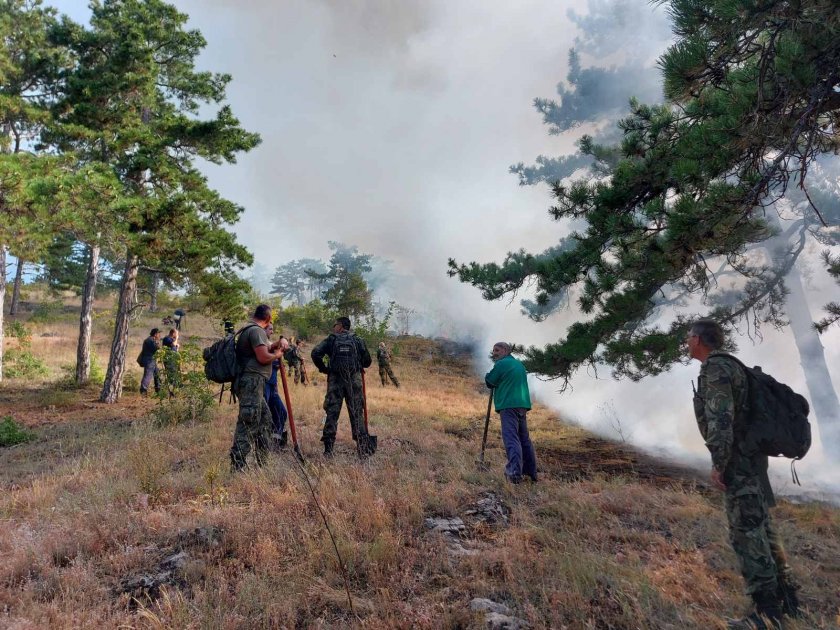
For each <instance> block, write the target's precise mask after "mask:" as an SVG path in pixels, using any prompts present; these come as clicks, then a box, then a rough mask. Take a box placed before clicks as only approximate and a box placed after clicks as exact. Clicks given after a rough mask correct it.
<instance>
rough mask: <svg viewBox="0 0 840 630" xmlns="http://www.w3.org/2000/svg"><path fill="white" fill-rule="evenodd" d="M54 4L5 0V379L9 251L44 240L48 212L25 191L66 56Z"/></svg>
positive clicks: (1, 180)
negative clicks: (57, 40) (56, 32)
mask: <svg viewBox="0 0 840 630" xmlns="http://www.w3.org/2000/svg"><path fill="white" fill-rule="evenodd" d="M54 22H55V10H54V9H51V8H44V7H42V5H41V2H40V1H39V0H6V1H4V2H2V3H0V129H2V134H0V213H2V217H3V220H2V221H0V380H2V379H3V305H4V302H5V296H6V252H7V248H8V249H10V250H11V251H12V253H17V254H20V253H21V252H24V251H26V252H29V253H31V252H32V251H33V250H32V249H30V247H31V246H32V245H33V244H35V243H36V242H37V244H38V245H39V246H42V245H44V244H45V240H42V237H45V236H46V235H45V232H48V230H45V229H44V226H47V225H49V224H50V221H49V217H38V218H36V217H34V215H33V213H32V209H31V208H29V207H28V206H27V205H26V203H25V198H26V196H25V195H22V192H23V189H24V188H25V186H26V182H27V181H28V178H29V175H28V173H27V169H28V168H29V167H30V166H32V165H33V162H32V161H31V160H28V159H27V156H26V155H24V154H25V153H26V152H27V151H31V150H32V147H31V143H32V142H33V140H34V139H35V138H36V137H37V135H38V133H39V130H40V128H41V126H42V125H43V124H44V122H45V120H47V119H48V117H49V113H48V106H49V104H50V102H51V99H52V98H53V90H52V89H51V88H52V86H53V85H54V81H55V78H56V74H57V72H58V70H59V69H60V67H61V66H62V64H63V63H64V62H65V53H64V50H63V49H62V48H61V47H57V46H54V45H53V44H52V43H51V42H50V41H49V37H48V34H49V31H50V28H51V27H52V25H53V24H54Z"/></svg>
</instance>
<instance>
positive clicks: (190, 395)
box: [152, 344, 216, 426]
mask: <svg viewBox="0 0 840 630" xmlns="http://www.w3.org/2000/svg"><path fill="white" fill-rule="evenodd" d="M157 358H159V359H160V360H161V363H162V364H163V370H162V373H161V384H162V387H161V389H160V392H159V393H158V404H157V406H156V407H155V409H154V411H153V412H152V416H153V417H154V421H155V424H157V425H158V426H168V425H173V424H180V423H182V422H190V423H193V422H196V421H198V420H209V417H210V413H209V412H210V410H211V409H212V408H213V405H214V402H215V398H216V394H215V393H214V392H213V391H211V389H210V383H209V381H208V380H207V377H205V376H204V359H203V358H202V356H201V348H199V347H198V346H196V345H195V344H186V345H183V346H181V349H180V350H179V351H178V352H173V351H172V350H170V349H169V348H161V349H160V350H159V351H158V354H157Z"/></svg>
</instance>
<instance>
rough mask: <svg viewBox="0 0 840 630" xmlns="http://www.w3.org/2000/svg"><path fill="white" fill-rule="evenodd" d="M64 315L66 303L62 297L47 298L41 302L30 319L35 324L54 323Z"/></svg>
mask: <svg viewBox="0 0 840 630" xmlns="http://www.w3.org/2000/svg"><path fill="white" fill-rule="evenodd" d="M63 315H64V303H63V302H62V301H61V299H60V298H57V297H56V298H53V299H45V300H42V301H41V302H39V303H38V304H37V305H36V306H35V308H34V310H33V311H32V316H31V317H30V318H29V321H30V322H31V323H33V324H54V323H56V322H58V321H60V320H61V319H62V316H63Z"/></svg>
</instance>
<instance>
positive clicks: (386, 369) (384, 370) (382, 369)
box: [379, 363, 400, 387]
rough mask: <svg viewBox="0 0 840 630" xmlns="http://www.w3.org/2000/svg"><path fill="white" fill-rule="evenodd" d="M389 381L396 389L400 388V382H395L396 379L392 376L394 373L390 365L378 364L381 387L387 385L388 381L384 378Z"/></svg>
mask: <svg viewBox="0 0 840 630" xmlns="http://www.w3.org/2000/svg"><path fill="white" fill-rule="evenodd" d="M386 375H387V376H388V378H390V379H391V382H392V383H393V384H394V385H396V386H397V387H399V386H400V382H399V381H398V380H397V377H396V376H394V371H393V370H392V369H391V364H390V363H380V364H379V378H380V379H382V385H387V384H388V381H387V380H386V379H385V376H386Z"/></svg>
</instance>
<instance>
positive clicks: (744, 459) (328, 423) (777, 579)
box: [142, 304, 799, 630]
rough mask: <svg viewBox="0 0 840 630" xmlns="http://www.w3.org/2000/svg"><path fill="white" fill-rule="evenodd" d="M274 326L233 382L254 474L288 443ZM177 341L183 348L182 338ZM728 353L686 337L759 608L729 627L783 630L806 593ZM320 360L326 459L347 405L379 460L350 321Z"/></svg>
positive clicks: (532, 466)
mask: <svg viewBox="0 0 840 630" xmlns="http://www.w3.org/2000/svg"><path fill="white" fill-rule="evenodd" d="M271 319H272V314H271V308H270V307H269V306H267V305H265V304H262V305H260V306H258V307H257V308H256V310H255V311H254V315H253V318H252V320H251V323H250V324H248V325H247V326H246V327H245V328H244V329H242V331H241V332H240V335H239V338H238V342H237V346H236V348H237V357H238V358H240V360H241V361H242V366H243V370H242V373H241V375H240V376H239V378H238V380H237V382H236V383H235V384H234V388H235V392H236V394H237V395H238V397H239V415H238V418H237V423H236V430H235V433H234V440H233V446H232V447H231V450H230V458H231V466H232V469H233V470H235V471H239V470H242V469H243V468H245V466H246V457H247V455H248V454H249V452H250V451H251V448H252V445H253V447H254V449H255V457H256V463H257V464H258V465H261V464H262V463H263V462H264V459H265V455H266V452H267V451H268V450H269V448H270V444H271V438H272V436H273V437H274V439H275V440H276V441H277V442H280V441H283V440H284V436H285V431H284V426H283V425H284V422H285V419H286V410H285V407H284V406H283V404H282V401H281V400H280V398H279V395H278V393H277V371H278V370H279V369H282V364H281V362H280V360H281V359H282V358H283V357H284V356H285V354H286V353H287V352H288V350H289V349H290V344H289V343H288V341H287V340H285V339H284V338H283V337H282V336H281V338H280V339H279V340H277V341H275V342H272V341H270V339H269V338H270V336H271V334H272V332H273V328H272V325H271ZM173 332H176V333H177V331H174V330H173V331H170V335H171V334H172V333H173ZM157 334H158V331H157V330H156V329H153V330H152V333H151V335H150V338H149V339H147V340H146V342H145V343H144V352H143V354H144V355H147V354H148V355H149V356H152V355H154V352H155V350H156V346H155V343H156V342H155V339H156V335H157ZM175 343H176V348H177V335H176V337H175ZM723 345H724V336H723V330H722V329H721V327H720V326H719V325H718V324H717V323H715V322H713V321H710V320H699V321H697V322H695V323H694V324H693V325H692V326H691V328H690V331H689V334H688V336H687V339H686V346H687V350H688V354H689V356H690V357H691V358H693V359H696V360H698V361H700V363H701V368H700V377H699V379H698V387H697V390H696V394H695V401H694V402H695V404H694V411H695V415H696V419H697V424H698V427H699V429H700V432H701V434H702V436H703V438H704V439H705V441H706V445H707V447H708V449H709V451H710V453H711V456H712V473H711V480H712V483H713V485H714V486H715V487H717V488H718V489H720V490H721V491H723V492H724V504H725V510H726V515H727V519H728V522H729V533H730V541H731V544H732V547H733V549H734V550H735V553H736V555H737V557H738V560H739V564H740V569H741V573H742V575H743V578H744V581H745V582H746V585H747V593H748V594H749V595H750V596H751V597H752V599H753V601H754V603H755V610H754V612H753V613H751V614H750V615H748V616H747V617H745V618H743V619H738V620H732V621H730V623H729V626H728V627H730V628H744V629H745V628H754V629H758V630H762V629H768V628H774V629H776V628H781V620H782V617H783V616H785V615H791V616H794V615H797V614H798V612H799V600H798V595H797V591H798V587H797V585H796V583H795V581H794V579H793V576H792V572H791V570H790V567H789V566H788V564H787V557H786V554H785V551H784V547H783V545H782V541H781V539H780V537H779V535H778V532H777V531H776V530H775V528H774V527H773V526H772V523H771V519H770V514H769V507H770V506H772V505H774V499H773V492H772V489H771V487H770V482H769V479H768V476H767V464H768V459H767V456H766V455H761V454H755V453H752V452H750V451H749V450H748V449H747V447H746V446H744V445H743V444H742V442H741V440H742V438H741V436H740V435H739V432H738V431H737V430H736V427H737V423H738V422H739V421H741V418H743V417H744V416H745V414H746V413H748V408H747V405H748V398H747V395H748V376H747V374H746V373H745V372H744V370H743V369H742V367H741V364H740V362H738V361H737V360H735V359H733V358H732V357H731V356H729V355H727V354H726V353H724V352H723V351H722V348H723ZM302 347H303V344H302V343H301V342H298V343H297V344H295V346H294V348H295V355H296V356H297V358H298V359H299V361H300V366H297V362H296V361H289V366H290V368H289V369H290V370H292V369H293V368H294V369H295V371H296V376H297V373H298V370H299V369H300V367H302V365H303V358H302V355H301V350H302ZM511 350H512V348H511V345H510V344H508V343H507V342H502V341H500V342H497V343H496V344H494V345H493V348H492V353H491V358H492V360H493V363H494V365H493V368H492V369H491V370H490V371H489V372H488V373H487V374H486V375H485V384H486V385H487V387H489V388H490V389H491V390H492V394H491V395H492V401H493V402H494V403H495V408H496V411H497V412H498V413H499V415H500V418H501V429H502V430H501V433H502V441H503V443H504V447H505V451H506V454H507V464H506V466H505V477H506V479H507V480H508V481H509V482H510V483H512V484H520V483H522V482H523V481H525V480H529V481H530V482H532V483H536V482H537V481H538V466H537V458H536V451H535V449H534V445H533V443H532V441H531V438H530V435H529V431H528V423H527V414H528V412H529V410H530V409H531V398H530V392H529V387H528V380H527V379H528V374H527V371H526V369H525V367H524V365H523V364H522V363H521V362H520V361H519V360H518V359H516V358H515V357H514V356H512V354H511ZM147 351H148V352H147ZM376 356H377V360H378V363H379V376H380V380H381V383H382V386H385V385H386V384H387V382H388V381H387V380H386V377H387V379H390V381H391V382H392V383H393V384H394V385H395V386H396V387H399V381H398V380H397V378H396V377H395V376H394V374H393V371H392V369H391V367H390V359H391V355H390V352H389V351H388V349H387V347H386V346H385V344H384V343H381V344H379V347H378V349H377V352H376ZM311 357H312V362H313V365H314V366H315V367H316V368H317V369H318V371H319V372H321V373H323V374H326V375H327V392H326V396H325V399H324V405H323V406H324V411H325V413H326V416H325V418H324V427H323V431H322V436H321V441H322V442H323V446H324V455H325V456H327V457H330V456H332V455H333V453H334V447H335V441H336V434H337V429H338V418H339V414H340V412H341V408H342V405H344V404H346V406H347V410H348V412H349V416H350V426H351V430H352V435H353V440H354V441H355V442H356V449H357V452H358V455H359V457H360V458H361V459H366V458H367V457H370V456H371V455H373V454H374V452H375V450H376V439H375V437H373V436H370V435H369V433H368V428H367V420H366V406H365V405H366V402H365V383H364V370H365V369H366V368H369V367H370V365H371V364H372V359H371V355H370V353H369V352H368V349H367V347H366V345H365V342H364V340H363V339H361V338H359V337H358V336H356V335H354V334H353V333H352V332H351V322H350V319H349V318H347V317H339V318H337V319H336V320H335V322H334V324H333V329H332V333H331V334H330V335H329V336H328V337H327V338H326V339H324V340H323V341H322V342H320V343H319V344H318V345H317V346H315V348H313V350H312V353H311ZM154 374H155V371H154V369H152V368H151V367H149V368H146V370H145V371H144V378H143V385H142V387H143V389H144V391H145V389H146V388H148V385H149V383H150V381H151V379H152V378H153V375H154ZM301 374H305V370H303V371H302V372H301ZM155 378H156V377H155ZM298 380H300V379H298V378H296V382H297V381H298ZM156 382H157V381H156ZM272 426H273V432H272Z"/></svg>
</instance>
